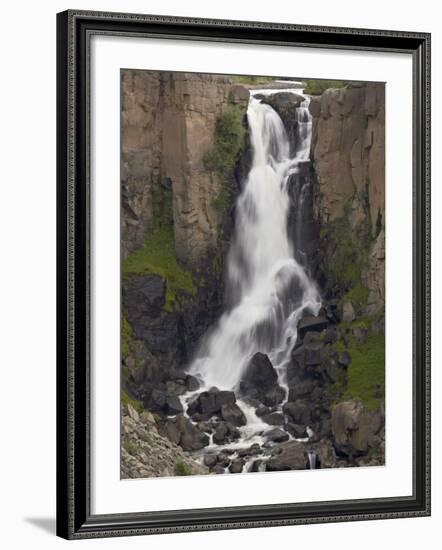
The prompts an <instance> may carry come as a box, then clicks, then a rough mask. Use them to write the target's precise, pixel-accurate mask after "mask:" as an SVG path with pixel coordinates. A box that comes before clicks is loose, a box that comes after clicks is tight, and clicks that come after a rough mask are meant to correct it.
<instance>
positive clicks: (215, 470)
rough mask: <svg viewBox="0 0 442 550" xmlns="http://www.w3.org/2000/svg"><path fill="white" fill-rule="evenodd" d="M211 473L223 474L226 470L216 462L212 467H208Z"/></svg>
mask: <svg viewBox="0 0 442 550" xmlns="http://www.w3.org/2000/svg"><path fill="white" fill-rule="evenodd" d="M210 473H211V474H225V473H226V471H225V470H224V468H223V467H222V466H221V465H220V464H216V465H215V466H214V467H213V468H211V469H210Z"/></svg>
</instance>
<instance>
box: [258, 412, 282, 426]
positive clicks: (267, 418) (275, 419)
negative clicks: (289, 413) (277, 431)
mask: <svg viewBox="0 0 442 550" xmlns="http://www.w3.org/2000/svg"><path fill="white" fill-rule="evenodd" d="M262 419H263V421H264V422H266V424H269V425H270V426H281V425H282V424H284V421H285V419H284V415H283V414H281V413H280V412H272V413H270V414H266V415H264V416H263V417H262Z"/></svg>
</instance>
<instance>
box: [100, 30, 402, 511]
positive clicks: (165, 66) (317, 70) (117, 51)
mask: <svg viewBox="0 0 442 550" xmlns="http://www.w3.org/2000/svg"><path fill="white" fill-rule="evenodd" d="M91 44H92V48H91V61H92V64H91V72H92V75H91V76H92V79H91V139H92V154H91V219H92V227H91V239H92V242H91V259H92V265H91V276H92V279H91V280H92V287H91V315H92V317H91V319H92V323H91V327H92V330H91V342H92V348H91V459H92V460H91V496H92V499H91V505H92V510H91V511H92V513H94V514H104V513H116V512H121V511H124V512H142V511H153V510H173V509H191V508H210V507H225V506H241V505H252V504H253V505H258V504H276V503H289V502H290V503H292V502H312V501H324V500H346V499H362V498H377V497H388V496H406V495H411V494H412V458H413V457H412V435H413V434H412V405H413V401H412V399H413V388H412V340H413V339H412V299H411V298H412V267H411V266H412V264H413V260H412V225H411V220H412V62H411V55H407V54H385V53H374V52H371V53H367V52H359V51H340V50H325V49H324V50H321V49H308V48H295V47H283V46H278V47H276V46H258V45H256V46H255V45H244V44H227V43H208V42H199V41H195V42H193V41H175V40H161V39H147V38H146V39H145V38H143V39H138V38H127V37H105V36H94V37H93V38H92V41H91ZM121 68H133V69H149V70H175V71H188V72H205V73H222V74H259V75H269V76H270V75H275V76H300V77H306V78H328V79H339V80H342V79H345V80H347V79H349V80H368V81H383V82H386V291H385V293H386V465H385V466H383V467H371V468H369V467H367V468H341V469H333V470H311V471H310V470H308V471H296V472H278V473H256V474H252V473H248V474H244V475H240V476H190V477H177V478H152V479H140V480H120V407H119V400H120V69H121ZM398 243H399V244H398Z"/></svg>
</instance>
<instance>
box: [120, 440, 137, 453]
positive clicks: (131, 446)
mask: <svg viewBox="0 0 442 550" xmlns="http://www.w3.org/2000/svg"><path fill="white" fill-rule="evenodd" d="M123 447H124V449H125V450H126V451H127V452H128V453H129V454H130V455H132V456H134V455H135V454H136V452H137V449H138V447H137V445H136V444H135V443H134V442H133V441H127V440H126V441H124V443H123Z"/></svg>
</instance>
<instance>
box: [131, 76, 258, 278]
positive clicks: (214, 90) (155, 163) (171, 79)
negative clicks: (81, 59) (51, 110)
mask: <svg viewBox="0 0 442 550" xmlns="http://www.w3.org/2000/svg"><path fill="white" fill-rule="evenodd" d="M248 97H249V92H248V90H247V89H246V88H244V87H243V86H238V85H233V84H232V82H231V80H230V79H229V78H227V77H225V76H220V75H210V74H197V73H172V72H162V71H159V72H157V71H152V72H150V71H138V70H124V71H122V156H123V163H122V176H121V177H122V187H123V205H124V208H125V215H124V216H123V232H124V233H123V234H124V239H123V241H124V242H123V257H126V256H127V254H128V253H129V252H130V251H132V250H134V249H136V248H138V247H139V246H140V245H141V244H142V242H143V241H144V239H145V236H146V233H147V231H148V229H149V223H150V221H151V219H152V214H153V206H152V205H153V192H154V186H157V185H159V183H160V182H161V181H164V180H167V181H170V182H171V184H172V194H173V221H174V232H175V248H176V253H177V257H178V259H179V260H180V261H181V263H183V264H187V266H188V267H192V268H194V267H195V266H196V265H197V264H198V263H199V262H200V260H202V259H205V258H206V257H207V253H208V251H209V250H210V249H211V248H212V247H214V246H215V245H216V243H217V239H218V231H219V224H220V221H221V219H220V217H221V214H220V213H219V212H217V211H216V209H214V208H213V207H212V206H211V205H212V201H213V199H214V197H216V196H217V195H218V194H219V192H220V190H221V183H220V181H219V180H218V178H217V176H216V175H215V174H210V173H208V171H207V170H206V169H205V168H204V165H203V159H204V155H205V154H206V152H207V151H209V150H210V149H211V148H212V146H213V137H214V131H215V125H216V120H217V118H218V117H219V115H221V114H222V113H223V112H224V111H225V110H227V109H228V108H229V106H230V105H232V104H235V105H241V106H242V107H243V108H244V111H245V109H246V105H247V101H248Z"/></svg>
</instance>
